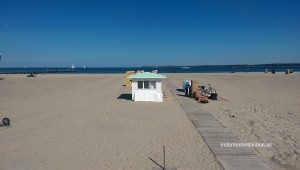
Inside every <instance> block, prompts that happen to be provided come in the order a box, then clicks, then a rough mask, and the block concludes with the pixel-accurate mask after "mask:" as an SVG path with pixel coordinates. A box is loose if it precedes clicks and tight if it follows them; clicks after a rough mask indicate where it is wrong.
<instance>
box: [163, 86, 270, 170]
mask: <svg viewBox="0 0 300 170" xmlns="http://www.w3.org/2000/svg"><path fill="white" fill-rule="evenodd" d="M166 84H167V86H168V87H169V89H170V91H171V92H172V93H173V95H174V96H175V97H176V99H177V100H178V102H179V103H180V105H181V106H182V108H183V109H184V111H185V112H186V113H187V115H188V116H189V118H190V119H191V121H192V122H193V124H194V126H195V127H196V128H197V130H198V132H199V133H200V135H201V136H202V137H203V139H204V140H205V142H206V143H207V145H208V146H209V148H210V149H211V151H212V152H213V154H214V155H215V157H216V158H217V160H218V161H219V163H220V165H221V166H222V167H223V168H224V169H226V170H227V169H228V170H233V169H237V170H241V169H249V170H250V169H251V170H252V169H271V168H270V167H269V165H267V164H266V163H265V162H264V161H263V160H262V159H260V157H259V156H257V155H256V154H255V153H254V152H253V151H252V150H251V149H250V148H248V147H221V143H227V142H228V143H241V142H242V141H241V140H240V139H239V138H237V137H236V136H235V135H234V134H233V133H232V132H231V130H230V129H228V128H226V127H224V126H223V124H222V123H220V122H219V121H218V120H217V119H216V118H215V117H214V116H213V115H212V114H210V113H208V112H206V111H204V110H202V109H201V104H199V103H197V102H196V101H195V100H193V99H191V98H189V97H185V96H183V95H184V93H183V92H178V91H177V89H179V87H178V86H177V85H175V83H174V82H172V81H170V80H167V81H166Z"/></svg>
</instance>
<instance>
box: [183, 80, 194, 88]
mask: <svg viewBox="0 0 300 170" xmlns="http://www.w3.org/2000/svg"><path fill="white" fill-rule="evenodd" d="M186 83H189V84H190V85H191V84H192V82H191V80H183V81H182V90H185V85H186Z"/></svg>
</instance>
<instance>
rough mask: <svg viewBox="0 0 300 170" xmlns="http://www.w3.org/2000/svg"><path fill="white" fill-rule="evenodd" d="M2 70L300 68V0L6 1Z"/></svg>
mask: <svg viewBox="0 0 300 170" xmlns="http://www.w3.org/2000/svg"><path fill="white" fill-rule="evenodd" d="M0 2H1V3H0V4H1V5H0V53H2V60H1V62H0V67H23V66H25V65H26V66H27V67H31V66H35V67H37V66H46V67H55V66H70V65H71V64H75V65H76V66H83V65H86V66H87V67H89V66H90V67H95V66H100V67H102V66H108V67H111V66H115V67H118V66H143V65H206V64H217V65H219V64H263V63H291V62H297V63H300V10H299V9H300V1H299V0H295V1H291V0H290V1H289V0H265V1H264V0H195V1H184V0H182V1H177V0H168V1H164V0H136V1H133V0H128V1H127V0H120V1H116V0H107V1H89V2H86V1H76V0H69V1H63V0H57V1H56V0H51V1H50V0H49V1H46V0H43V1H40V0H39V1H30V0H28V1H14V0H11V1H4V0H1V1H0Z"/></svg>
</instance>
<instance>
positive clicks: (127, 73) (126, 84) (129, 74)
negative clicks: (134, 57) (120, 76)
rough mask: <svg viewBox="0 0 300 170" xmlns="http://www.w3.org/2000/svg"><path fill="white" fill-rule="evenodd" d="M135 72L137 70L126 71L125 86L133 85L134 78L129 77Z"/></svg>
mask: <svg viewBox="0 0 300 170" xmlns="http://www.w3.org/2000/svg"><path fill="white" fill-rule="evenodd" d="M134 74H135V71H126V73H125V86H126V87H131V82H132V80H131V79H130V78H128V77H129V76H131V75H134Z"/></svg>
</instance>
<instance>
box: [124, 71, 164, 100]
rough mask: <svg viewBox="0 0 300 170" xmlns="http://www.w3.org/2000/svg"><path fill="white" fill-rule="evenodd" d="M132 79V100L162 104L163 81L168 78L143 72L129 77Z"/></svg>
mask: <svg viewBox="0 0 300 170" xmlns="http://www.w3.org/2000/svg"><path fill="white" fill-rule="evenodd" d="M128 78H130V79H132V87H131V88H132V100H133V101H153V102H162V101H163V93H162V81H161V80H162V79H164V78H166V76H164V75H161V74H155V73H150V72H143V73H138V74H134V75H131V76H129V77H128Z"/></svg>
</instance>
